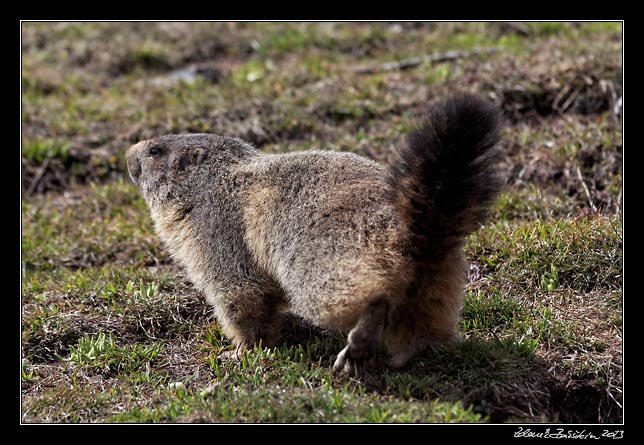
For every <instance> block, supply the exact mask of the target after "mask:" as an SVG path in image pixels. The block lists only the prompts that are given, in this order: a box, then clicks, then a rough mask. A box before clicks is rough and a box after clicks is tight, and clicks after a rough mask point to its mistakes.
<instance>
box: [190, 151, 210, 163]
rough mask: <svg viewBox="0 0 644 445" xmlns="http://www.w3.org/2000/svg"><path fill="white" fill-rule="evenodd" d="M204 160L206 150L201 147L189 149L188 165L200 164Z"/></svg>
mask: <svg viewBox="0 0 644 445" xmlns="http://www.w3.org/2000/svg"><path fill="white" fill-rule="evenodd" d="M204 159H206V150H205V149H204V148H201V147H190V148H189V149H188V164H201V162H202V161H203V160H204Z"/></svg>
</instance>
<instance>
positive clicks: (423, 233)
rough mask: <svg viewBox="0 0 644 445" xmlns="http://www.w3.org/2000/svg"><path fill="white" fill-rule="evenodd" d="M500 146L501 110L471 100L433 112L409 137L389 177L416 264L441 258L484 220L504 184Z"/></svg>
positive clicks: (454, 102)
mask: <svg viewBox="0 0 644 445" xmlns="http://www.w3.org/2000/svg"><path fill="white" fill-rule="evenodd" d="M498 141H499V113H498V111H497V109H496V108H495V107H494V106H493V105H491V104H489V103H487V102H485V101H483V100H482V99H479V98H477V97H474V96H470V95H462V96H457V97H454V98H452V99H449V100H447V101H446V102H443V103H442V104H439V105H438V106H436V107H434V108H432V109H430V110H429V112H428V116H427V119H426V121H425V122H424V123H423V124H422V125H421V127H420V128H418V129H417V130H416V131H414V132H413V133H412V134H411V135H410V137H409V142H408V145H407V147H405V148H404V149H403V150H402V151H401V158H400V160H399V161H398V162H396V163H394V165H392V166H391V168H390V175H389V178H390V181H391V184H392V186H393V187H392V188H393V190H394V192H393V194H394V196H393V200H394V203H395V205H396V206H397V208H398V211H399V212H400V214H401V215H402V217H403V219H404V220H405V222H406V223H407V224H408V227H409V228H410V230H411V233H412V243H411V250H412V252H411V253H412V255H413V256H414V257H415V258H416V259H417V260H419V261H434V260H438V259H440V258H442V257H443V256H444V255H445V254H446V253H448V252H449V251H450V250H451V249H453V248H454V247H457V246H459V245H461V244H462V243H463V241H464V239H465V237H466V236H467V235H469V234H470V233H472V232H473V231H474V230H476V229H477V228H478V227H479V225H480V224H481V223H482V222H483V221H484V219H485V216H486V213H487V207H488V205H489V204H490V202H491V201H492V200H493V199H494V197H495V196H496V194H497V193H498V192H499V190H500V188H501V185H502V181H501V180H500V178H499V175H498V174H497V171H496V165H495V164H496V161H497V160H498V158H499V151H498V149H497V148H496V144H497V143H498Z"/></svg>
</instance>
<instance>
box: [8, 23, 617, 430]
mask: <svg viewBox="0 0 644 445" xmlns="http://www.w3.org/2000/svg"><path fill="white" fill-rule="evenodd" d="M21 35H22V147H21V149H22V168H21V182H22V199H21V203H22V233H21V240H22V256H21V264H22V275H21V286H22V293H21V297H20V298H21V308H22V311H21V332H22V335H21V362H22V366H21V370H22V371H21V372H22V378H21V385H22V386H21V420H22V422H25V423H33V422H36V423H58V422H91V423H103V422H232V423H238V422H243V423H252V422H276V423H292V422H293V423H295V422H307V423H317V422H337V423H345V422H352V423H363V422H373V423H379V422H421V423H433V422H459V423H470V422H490V423H503V422H553V423H557V422H565V423H620V422H622V421H623V412H622V351H623V347H622V333H623V329H622V290H623V276H622V275H623V258H622V250H623V235H622V184H623V181H622V171H623V167H622V118H621V103H622V87H623V86H622V25H621V23H582V22H576V23H545V22H544V23H527V22H521V23H511V22H499V23H463V22H459V23H385V22H379V23H368V22H361V23H169V22H166V23H152V22H147V23H115V22H111V23H55V22H45V23H23V24H22V26H21ZM443 56H445V57H443ZM391 62H395V63H391ZM460 91H468V92H472V93H476V94H479V95H482V96H484V97H487V98H488V99H489V100H490V101H493V102H495V103H496V104H497V105H498V106H499V107H500V108H501V109H502V110H503V116H504V128H503V140H502V142H501V147H502V150H503V153H504V160H503V163H502V165H501V166H500V169H501V170H502V173H503V174H504V176H505V178H506V179H507V181H506V182H507V183H506V186H505V188H504V191H503V193H502V195H501V197H500V198H499V199H498V201H497V202H496V203H495V205H494V208H493V211H492V215H491V217H490V220H489V222H488V224H487V225H486V226H485V227H482V228H481V230H479V231H478V232H476V233H475V234H474V235H472V236H471V237H470V238H469V239H468V243H467V255H468V258H469V259H470V262H471V265H470V276H469V283H468V286H467V289H466V301H465V306H464V308H463V320H462V330H463V333H464V341H463V342H462V343H460V344H456V345H452V346H448V347H443V348H438V349H436V350H433V351H428V352H427V353H426V354H424V355H422V356H421V357H419V358H418V360H416V361H415V362H413V363H412V364H411V365H410V366H408V367H407V368H405V369H402V370H399V371H392V370H387V369H385V368H378V369H375V370H374V371H372V372H371V373H370V374H369V375H367V376H365V378H363V379H361V380H356V379H352V378H349V377H346V376H333V375H332V374H331V365H332V363H333V360H334V357H335V355H336V354H337V353H338V352H339V351H340V350H341V348H342V347H343V345H344V341H345V339H344V338H343V337H342V336H341V335H339V334H332V333H327V332H320V331H318V330H316V329H314V328H311V327H308V326H305V325H303V324H302V323H300V322H298V321H297V320H293V321H292V322H291V323H290V324H289V325H288V327H287V329H286V330H285V332H284V341H283V344H282V345H281V346H278V347H276V348H261V347H260V348H256V349H254V350H251V351H249V352H248V353H247V354H245V355H244V356H243V357H242V360H241V362H240V363H234V362H232V361H229V360H224V359H222V358H220V357H219V355H220V353H221V352H222V351H226V350H229V349H231V345H230V343H229V341H228V340H227V339H226V338H224V337H223V335H222V333H221V332H220V330H219V327H218V325H217V323H216V320H215V319H214V317H213V315H212V312H211V309H210V308H209V307H207V305H206V304H205V301H204V298H203V296H202V295H201V294H199V293H198V292H197V291H196V290H194V289H193V288H192V287H191V285H190V283H189V282H188V281H187V279H186V277H185V275H184V273H183V272H182V271H181V270H180V268H179V267H178V266H177V265H175V264H174V263H173V262H172V260H171V259H170V257H169V255H168V253H167V251H166V250H165V248H164V247H163V246H162V244H161V243H160V241H159V240H158V238H157V237H156V235H155V234H154V231H153V227H152V223H151V221H150V218H149V215H148V213H147V208H146V206H145V204H144V202H143V201H142V198H141V197H140V195H139V193H138V192H137V190H136V188H135V187H134V185H133V184H132V183H131V182H130V181H129V178H128V177H127V172H126V167H125V160H124V151H125V149H126V148H127V147H128V146H129V145H130V144H132V143H134V142H137V141H139V140H141V139H144V138H148V137H151V136H156V135H161V134H166V133H180V132H213V133H218V134H223V135H228V136H237V137H241V138H244V139H247V140H249V141H251V142H252V143H254V144H256V145H257V146H258V147H259V148H260V149H262V150H264V151H265V152H268V153H276V152H284V151H293V150H305V149H309V148H318V147H321V148H327V149H334V150H347V151H353V152H356V153H359V154H361V155H364V156H367V157H370V158H373V159H375V160H377V161H378V162H381V163H383V164H387V163H388V162H389V161H390V160H391V159H393V158H392V157H393V156H395V153H396V151H395V147H397V146H400V145H401V144H403V143H404V141H405V137H406V135H407V134H408V133H409V131H410V130H411V129H412V128H413V126H414V123H415V122H417V121H418V120H419V119H420V118H421V117H422V115H423V112H424V110H425V109H426V107H427V106H428V104H430V103H432V102H433V101H435V100H438V99H441V98H444V97H447V96H449V95H450V94H453V93H455V92H460Z"/></svg>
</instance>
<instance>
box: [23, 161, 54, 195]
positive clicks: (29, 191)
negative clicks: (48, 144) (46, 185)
mask: <svg viewBox="0 0 644 445" xmlns="http://www.w3.org/2000/svg"><path fill="white" fill-rule="evenodd" d="M48 165H49V158H45V160H44V161H43V163H42V164H41V165H40V168H39V169H38V173H36V176H34V179H32V180H31V184H29V188H28V189H27V191H25V196H30V195H31V194H32V193H33V192H34V190H35V189H36V186H37V185H38V183H39V182H40V180H41V179H42V177H43V175H44V174H45V171H46V170H47V166H48Z"/></svg>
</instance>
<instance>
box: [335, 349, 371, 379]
mask: <svg viewBox="0 0 644 445" xmlns="http://www.w3.org/2000/svg"><path fill="white" fill-rule="evenodd" d="M349 347H350V346H349V345H347V346H346V347H345V348H344V349H343V350H342V351H340V353H339V354H338V358H336V359H335V363H334V364H333V373H334V374H338V373H340V372H346V373H347V374H348V375H349V376H351V377H356V378H360V377H362V376H363V375H364V373H365V361H364V358H361V359H355V358H353V357H351V353H350V352H349Z"/></svg>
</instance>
